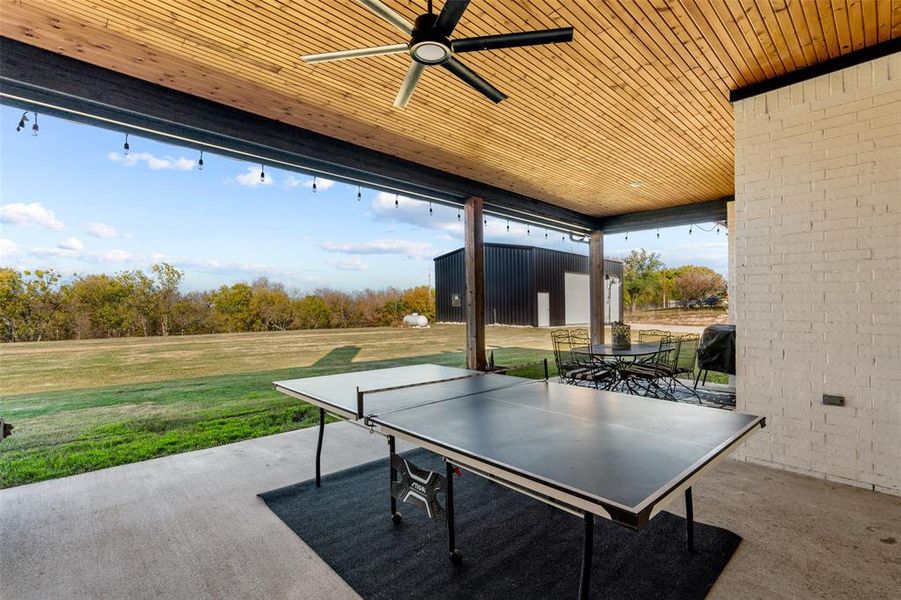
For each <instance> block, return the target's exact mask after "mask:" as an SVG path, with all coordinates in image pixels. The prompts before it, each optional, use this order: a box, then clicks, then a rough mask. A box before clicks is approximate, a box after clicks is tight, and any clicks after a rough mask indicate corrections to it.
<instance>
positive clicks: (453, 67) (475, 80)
mask: <svg viewBox="0 0 901 600" xmlns="http://www.w3.org/2000/svg"><path fill="white" fill-rule="evenodd" d="M358 2H359V3H360V4H362V5H363V6H365V7H366V8H368V9H369V10H370V11H372V12H373V13H374V14H375V15H377V16H378V17H381V18H382V19H384V20H385V21H387V22H388V23H390V24H392V25H394V26H395V27H396V28H398V29H399V30H401V32H403V33H404V34H406V35H408V36H410V41H409V42H406V43H403V44H392V45H389V46H376V47H374V48H358V49H355V50H339V51H337V52H325V53H323V54H309V55H307V56H303V57H302V59H303V60H304V61H305V62H307V63H320V62H331V61H336V60H347V59H350V58H363V57H367V56H379V55H382V54H401V53H404V52H409V54H410V57H411V58H412V59H413V61H412V62H411V63H410V69H409V70H408V71H407V76H406V78H404V82H403V84H401V86H400V91H399V92H398V93H397V98H395V100H394V106H396V107H398V108H403V107H405V106H406V105H407V103H408V102H410V96H412V95H413V90H414V89H415V88H416V84H417V83H419V78H420V77H421V76H422V72H423V71H424V70H425V68H426V67H432V66H441V67H444V68H445V69H447V70H448V71H450V72H451V73H453V74H454V75H456V76H457V77H459V78H460V79H462V80H463V82H464V83H466V84H467V85H469V86H471V87H473V88H474V89H476V90H477V91H479V92H481V93H482V94H484V95H485V96H487V97H488V99H489V100H491V101H492V102H495V103H497V102H500V101H502V100H504V99H505V98H506V97H507V96H506V94H504V93H503V92H502V91H500V90H499V89H497V88H496V87H494V86H493V85H491V84H490V83H489V82H488V81H486V80H485V79H484V78H483V77H482V76H480V75H479V74H478V73H476V72H475V71H473V70H472V69H470V68H469V67H467V66H466V65H464V64H463V63H462V62H460V60H459V59H458V58H457V57H456V56H454V55H455V54H462V53H464V52H478V51H480V50H499V49H501V48H517V47H520V46H535V45H539V44H557V43H561V42H571V41H572V39H573V28H572V27H562V28H559V29H543V30H540V31H525V32H522V33H501V34H498V35H483V36H479V37H471V38H461V39H455V40H451V39H450V35H451V34H452V33H453V32H454V28H455V27H456V26H457V23H459V22H460V18H461V17H462V16H463V13H464V12H465V11H466V8H467V7H468V6H469V2H470V0H447V2H445V3H444V6H443V7H442V9H441V12H440V13H439V14H437V15H436V14H435V13H434V12H432V0H428V12H426V13H424V14H421V15H419V16H418V17H417V18H416V22H415V23H410V22H409V21H407V19H405V18H404V17H403V16H401V15H399V14H398V13H396V12H394V11H393V10H392V9H391V8H389V7H388V6H386V5H385V4H384V3H383V2H381V0H358Z"/></svg>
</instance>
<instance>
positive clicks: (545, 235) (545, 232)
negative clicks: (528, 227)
mask: <svg viewBox="0 0 901 600" xmlns="http://www.w3.org/2000/svg"><path fill="white" fill-rule="evenodd" d="M544 239H547V229H545V230H544Z"/></svg>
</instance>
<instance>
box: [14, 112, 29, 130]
mask: <svg viewBox="0 0 901 600" xmlns="http://www.w3.org/2000/svg"><path fill="white" fill-rule="evenodd" d="M27 121H28V113H27V112H23V113H22V117H21V118H20V119H19V124H18V125H16V131H22V130H23V129H24V128H25V123H26V122H27Z"/></svg>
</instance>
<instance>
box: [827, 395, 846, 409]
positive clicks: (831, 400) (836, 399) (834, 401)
mask: <svg viewBox="0 0 901 600" xmlns="http://www.w3.org/2000/svg"><path fill="white" fill-rule="evenodd" d="M823 404H825V405H826V406H844V405H845V397H844V396H839V395H837V394H823Z"/></svg>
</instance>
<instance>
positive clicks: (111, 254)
mask: <svg viewBox="0 0 901 600" xmlns="http://www.w3.org/2000/svg"><path fill="white" fill-rule="evenodd" d="M79 258H81V259H82V260H92V261H95V262H116V263H120V262H129V261H135V260H137V259H138V257H137V256H135V255H134V254H132V253H131V252H126V251H125V250H103V251H100V252H85V253H83V254H81V255H80V256H79Z"/></svg>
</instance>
